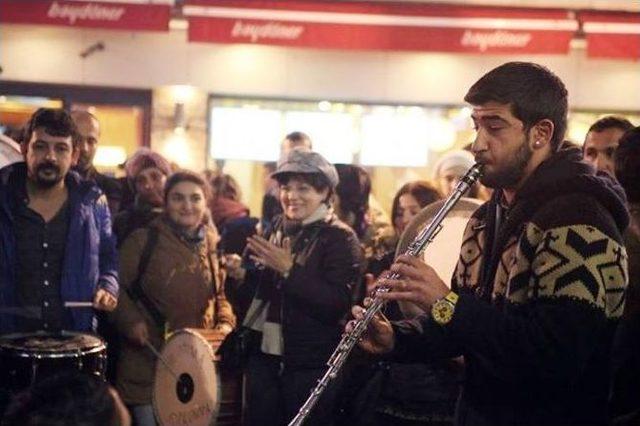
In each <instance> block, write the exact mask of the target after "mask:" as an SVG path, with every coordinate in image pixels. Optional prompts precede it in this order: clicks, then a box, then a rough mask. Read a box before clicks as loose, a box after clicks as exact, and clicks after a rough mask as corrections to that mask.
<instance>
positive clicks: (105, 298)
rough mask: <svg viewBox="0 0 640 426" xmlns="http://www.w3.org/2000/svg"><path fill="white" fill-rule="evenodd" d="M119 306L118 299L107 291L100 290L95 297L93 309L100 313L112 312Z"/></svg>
mask: <svg viewBox="0 0 640 426" xmlns="http://www.w3.org/2000/svg"><path fill="white" fill-rule="evenodd" d="M117 306H118V299H117V298H116V297H115V296H114V295H113V294H111V293H109V292H108V291H107V290H104V289H98V291H96V294H95V295H94V296H93V307H94V308H95V309H98V310H100V311H107V312H111V311H113V310H114V309H116V307H117Z"/></svg>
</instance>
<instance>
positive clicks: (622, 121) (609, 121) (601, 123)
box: [587, 115, 633, 133]
mask: <svg viewBox="0 0 640 426" xmlns="http://www.w3.org/2000/svg"><path fill="white" fill-rule="evenodd" d="M608 129H620V130H622V131H623V132H626V131H627V130H630V129H633V124H631V122H630V121H629V120H627V119H626V118H624V117H619V116H615V115H607V116H606V117H602V118H601V119H599V120H598V121H596V122H595V123H593V124H592V125H591V127H589V132H602V131H605V130H608ZM589 132H587V133H589Z"/></svg>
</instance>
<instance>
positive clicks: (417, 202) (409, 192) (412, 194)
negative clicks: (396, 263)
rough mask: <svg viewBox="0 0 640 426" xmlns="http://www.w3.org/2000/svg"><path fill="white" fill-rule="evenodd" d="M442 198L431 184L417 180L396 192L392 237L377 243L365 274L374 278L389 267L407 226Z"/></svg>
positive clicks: (392, 207) (393, 206)
mask: <svg viewBox="0 0 640 426" xmlns="http://www.w3.org/2000/svg"><path fill="white" fill-rule="evenodd" d="M442 198H443V195H442V192H441V191H440V190H439V189H438V188H437V187H436V186H435V185H433V184H432V183H431V182H428V181H424V180H417V181H412V182H408V183H406V184H404V185H402V187H401V188H400V189H399V190H398V192H396V194H395V196H394V197H393V202H392V203H391V221H392V223H393V235H392V237H391V238H389V237H387V238H386V239H384V240H382V239H381V240H380V242H379V243H377V245H376V248H375V250H374V255H373V256H372V257H371V259H370V261H369V263H368V266H367V272H368V273H370V274H372V275H373V276H374V277H377V276H378V275H380V273H381V272H382V271H385V270H387V269H389V268H390V267H391V264H392V263H393V258H394V256H395V251H396V245H397V244H398V241H399V238H400V236H401V235H402V233H403V232H404V229H405V228H406V227H407V225H408V224H409V223H410V222H411V220H413V218H414V217H415V216H416V215H417V214H418V213H419V212H420V210H422V209H423V208H424V207H426V206H427V205H429V204H431V203H433V202H436V201H438V200H440V199H442Z"/></svg>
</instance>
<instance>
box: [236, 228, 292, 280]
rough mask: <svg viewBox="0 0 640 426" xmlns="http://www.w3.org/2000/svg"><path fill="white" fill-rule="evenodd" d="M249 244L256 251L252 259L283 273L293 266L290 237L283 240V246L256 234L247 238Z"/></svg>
mask: <svg viewBox="0 0 640 426" xmlns="http://www.w3.org/2000/svg"><path fill="white" fill-rule="evenodd" d="M247 245H248V247H249V249H250V250H251V251H252V252H253V253H254V254H252V255H251V259H253V260H254V261H255V262H258V263H261V264H263V265H265V266H266V267H268V268H271V269H273V270H275V271H277V272H280V273H281V274H284V273H287V272H288V271H289V270H290V269H291V267H292V266H293V255H292V254H291V240H290V239H289V238H285V239H284V240H283V241H282V247H278V246H277V245H275V244H273V243H271V242H269V241H267V240H265V239H264V238H262V237H260V236H258V235H254V236H253V237H249V238H248V239H247Z"/></svg>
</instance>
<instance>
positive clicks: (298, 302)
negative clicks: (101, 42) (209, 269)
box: [227, 150, 363, 426]
mask: <svg viewBox="0 0 640 426" xmlns="http://www.w3.org/2000/svg"><path fill="white" fill-rule="evenodd" d="M272 177H273V178H274V179H275V180H276V181H277V182H278V184H279V187H280V201H281V204H282V208H283V211H284V213H283V215H282V216H278V217H276V218H275V219H274V224H273V227H272V228H271V229H270V230H268V232H267V233H266V234H264V235H263V236H254V237H251V238H249V241H248V246H247V247H248V249H249V253H250V259H251V260H252V261H253V263H255V264H257V265H259V266H258V267H254V268H250V267H248V265H246V264H245V265H242V264H240V259H239V258H238V257H237V256H233V257H230V259H229V260H228V262H227V270H228V273H229V275H230V276H234V277H235V278H236V279H238V280H239V281H241V285H242V286H247V287H249V288H252V289H254V298H253V301H252V303H251V306H250V308H249V311H248V313H247V315H246V317H245V321H244V325H245V326H247V327H250V328H252V329H254V330H256V331H258V332H260V333H261V335H260V337H259V338H258V339H257V340H258V342H257V345H256V348H255V351H254V353H253V354H252V355H251V356H250V358H249V361H248V365H247V367H246V378H247V382H246V383H247V390H246V398H247V406H246V417H245V424H247V425H261V426H268V425H284V424H287V422H288V421H290V420H291V419H292V418H293V417H294V415H295V414H296V413H297V411H298V409H299V408H300V407H301V405H302V403H303V402H304V401H305V399H306V398H307V396H308V395H309V392H310V390H311V389H312V388H313V386H314V385H315V384H316V382H317V380H318V379H319V378H320V376H321V375H322V373H323V372H324V368H325V364H326V361H327V359H328V358H329V355H330V354H331V352H332V351H333V348H334V347H335V345H336V344H337V343H338V341H339V340H340V335H341V328H342V326H341V321H342V320H343V319H345V316H346V314H347V313H348V311H349V306H350V303H351V302H350V300H351V294H352V288H353V286H354V285H355V284H356V282H357V281H358V280H359V278H360V272H361V266H362V262H363V260H362V252H361V249H360V246H359V244H358V239H357V237H356V235H355V233H354V232H353V230H352V229H351V228H349V227H348V226H347V225H346V224H344V223H343V222H341V221H340V220H339V219H338V218H337V217H336V215H335V214H334V213H333V210H332V208H331V203H330V200H331V196H332V193H333V191H334V190H335V187H336V185H337V184H338V174H337V172H336V169H335V167H334V166H332V165H331V164H330V163H329V162H327V161H326V160H325V159H324V158H323V157H322V156H321V155H319V154H317V153H315V152H308V151H302V150H293V151H290V152H289V153H288V154H287V156H286V157H284V158H282V159H281V160H280V162H279V164H278V168H277V170H276V172H275V173H274V174H273V175H272ZM248 318H251V319H252V320H248ZM338 390H339V384H335V385H332V386H331V387H330V388H329V389H328V390H327V392H326V393H325V395H324V396H323V398H322V399H321V400H320V401H319V403H318V406H317V408H316V410H314V414H313V415H312V416H311V417H310V418H309V419H308V421H307V423H306V424H308V425H316V424H317V425H331V424H333V422H334V420H335V419H334V410H335V409H336V408H337V407H336V396H337V394H338Z"/></svg>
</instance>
